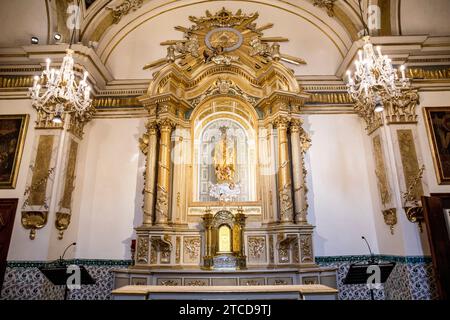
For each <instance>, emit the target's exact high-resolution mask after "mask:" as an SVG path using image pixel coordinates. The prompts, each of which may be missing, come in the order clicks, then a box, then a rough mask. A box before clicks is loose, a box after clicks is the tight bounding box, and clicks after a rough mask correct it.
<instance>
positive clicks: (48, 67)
mask: <svg viewBox="0 0 450 320" xmlns="http://www.w3.org/2000/svg"><path fill="white" fill-rule="evenodd" d="M45 62H46V63H47V67H46V70H47V72H49V71H50V63H51V62H52V60H50V59H48V58H47V60H45Z"/></svg>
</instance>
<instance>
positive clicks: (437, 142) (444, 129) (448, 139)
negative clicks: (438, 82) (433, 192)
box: [423, 107, 450, 185]
mask: <svg viewBox="0 0 450 320" xmlns="http://www.w3.org/2000/svg"><path fill="white" fill-rule="evenodd" d="M423 112H424V119H425V123H426V127H427V133H428V140H429V143H430V148H431V154H432V156H433V163H434V169H435V171H436V179H437V182H438V184H441V185H442V184H450V107H425V108H423Z"/></svg>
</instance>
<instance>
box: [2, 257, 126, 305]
mask: <svg viewBox="0 0 450 320" xmlns="http://www.w3.org/2000/svg"><path fill="white" fill-rule="evenodd" d="M70 263H73V264H78V265H84V266H85V267H86V269H87V271H88V272H89V274H90V275H91V276H92V277H93V278H94V279H95V280H96V283H95V284H94V285H89V286H81V289H80V290H73V291H70V292H69V295H68V299H70V300H108V299H110V298H111V291H112V289H113V284H114V274H113V273H112V272H111V270H112V269H117V268H126V267H128V266H129V265H130V263H131V261H126V260H123V261H117V260H74V261H70ZM45 264H46V263H45V262H9V263H8V267H7V269H6V274H5V280H4V282H3V288H2V292H1V296H0V297H1V299H7V300H59V299H63V298H64V287H63V286H54V285H52V283H51V282H50V281H49V280H48V279H47V278H46V277H45V276H44V275H43V274H42V273H41V272H40V271H39V269H38V268H39V267H41V266H44V265H45Z"/></svg>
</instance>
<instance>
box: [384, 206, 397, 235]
mask: <svg viewBox="0 0 450 320" xmlns="http://www.w3.org/2000/svg"><path fill="white" fill-rule="evenodd" d="M383 218H384V223H386V224H387V225H388V226H389V229H390V230H391V234H394V226H395V225H396V224H397V209H396V208H390V209H386V210H383Z"/></svg>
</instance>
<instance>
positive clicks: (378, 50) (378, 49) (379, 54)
mask: <svg viewBox="0 0 450 320" xmlns="http://www.w3.org/2000/svg"><path fill="white" fill-rule="evenodd" d="M377 52H378V56H380V57H381V56H382V54H381V47H380V46H377Z"/></svg>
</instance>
